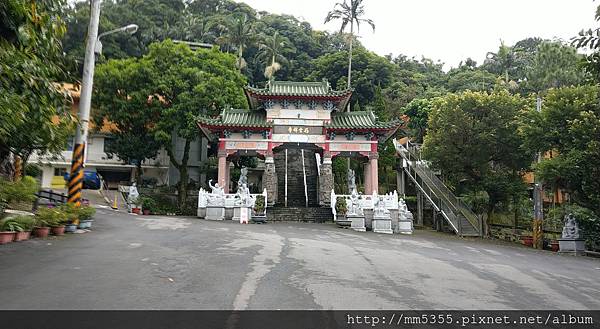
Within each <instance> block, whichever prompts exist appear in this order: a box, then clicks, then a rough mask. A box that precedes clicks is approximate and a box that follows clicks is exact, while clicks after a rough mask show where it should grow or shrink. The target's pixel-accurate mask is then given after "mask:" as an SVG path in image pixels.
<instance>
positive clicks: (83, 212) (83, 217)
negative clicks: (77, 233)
mask: <svg viewBox="0 0 600 329" xmlns="http://www.w3.org/2000/svg"><path fill="white" fill-rule="evenodd" d="M95 214H96V209H94V208H93V207H90V206H82V207H81V208H80V209H79V226H78V227H79V228H80V229H88V228H91V227H92V222H93V221H94V220H93V219H92V217H94V215H95Z"/></svg>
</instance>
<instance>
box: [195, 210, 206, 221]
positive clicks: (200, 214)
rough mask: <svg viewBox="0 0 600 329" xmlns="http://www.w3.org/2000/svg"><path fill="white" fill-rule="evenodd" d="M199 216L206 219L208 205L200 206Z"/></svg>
mask: <svg viewBox="0 0 600 329" xmlns="http://www.w3.org/2000/svg"><path fill="white" fill-rule="evenodd" d="M197 214H198V218H202V219H204V218H205V217H206V207H200V208H198V213H197Z"/></svg>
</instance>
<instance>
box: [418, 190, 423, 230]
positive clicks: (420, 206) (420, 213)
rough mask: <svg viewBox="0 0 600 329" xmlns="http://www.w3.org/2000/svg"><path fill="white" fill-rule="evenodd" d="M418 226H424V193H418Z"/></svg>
mask: <svg viewBox="0 0 600 329" xmlns="http://www.w3.org/2000/svg"><path fill="white" fill-rule="evenodd" d="M417 225H418V226H423V193H422V192H421V191H417Z"/></svg>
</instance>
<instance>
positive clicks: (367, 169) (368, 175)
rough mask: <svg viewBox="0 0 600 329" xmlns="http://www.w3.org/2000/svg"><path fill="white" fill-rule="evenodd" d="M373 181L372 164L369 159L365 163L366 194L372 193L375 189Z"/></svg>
mask: <svg viewBox="0 0 600 329" xmlns="http://www.w3.org/2000/svg"><path fill="white" fill-rule="evenodd" d="M371 188H372V182H371V166H370V163H369V161H367V162H366V163H365V194H371V193H373V191H372V190H371Z"/></svg>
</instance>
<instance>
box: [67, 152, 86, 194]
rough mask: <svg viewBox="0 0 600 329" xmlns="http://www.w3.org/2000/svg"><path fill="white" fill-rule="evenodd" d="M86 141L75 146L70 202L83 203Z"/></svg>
mask: <svg viewBox="0 0 600 329" xmlns="http://www.w3.org/2000/svg"><path fill="white" fill-rule="evenodd" d="M84 150H85V143H82V144H76V145H75V147H74V148H73V161H72V162H71V173H70V174H69V184H68V188H69V199H68V202H69V203H74V204H76V205H77V206H80V205H81V190H82V189H83V154H84Z"/></svg>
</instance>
